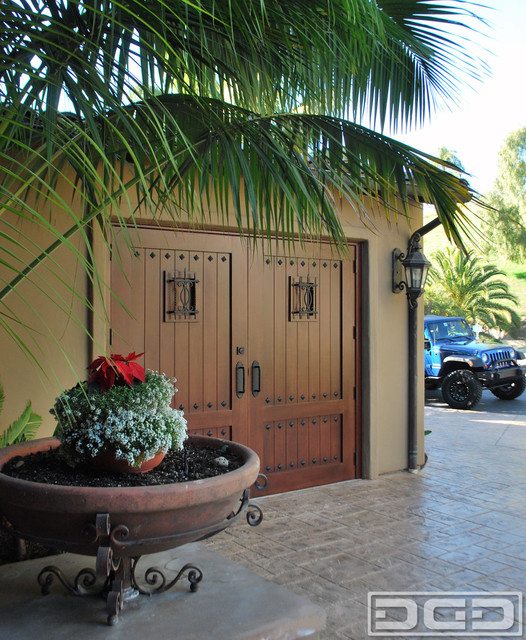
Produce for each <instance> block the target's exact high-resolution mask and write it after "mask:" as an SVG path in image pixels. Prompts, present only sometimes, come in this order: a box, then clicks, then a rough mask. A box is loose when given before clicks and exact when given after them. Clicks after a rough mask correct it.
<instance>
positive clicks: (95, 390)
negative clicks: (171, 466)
mask: <svg viewBox="0 0 526 640" xmlns="http://www.w3.org/2000/svg"><path fill="white" fill-rule="evenodd" d="M141 355H143V354H142V353H140V354H136V353H135V352H133V353H130V354H128V355H127V356H122V355H120V354H111V355H110V356H109V357H108V356H99V357H98V358H96V359H95V360H94V361H93V362H92V363H91V364H90V365H89V367H88V370H89V373H90V375H89V377H88V380H87V381H86V382H81V383H78V384H77V385H76V386H74V387H73V388H72V389H68V390H67V391H64V392H63V393H62V394H61V395H60V396H59V397H58V398H57V399H56V401H55V404H54V406H53V408H52V409H51V413H52V414H53V415H54V416H55V418H56V420H57V422H58V426H57V429H56V432H55V436H56V437H57V438H58V439H59V440H60V442H61V447H62V450H63V452H64V453H65V455H66V456H67V457H68V458H69V459H71V460H73V461H74V462H86V461H88V462H93V463H95V464H96V465H97V466H101V467H103V468H109V469H110V470H113V471H126V472H140V473H142V472H145V471H148V470H150V469H151V468H153V467H154V466H156V465H157V464H159V463H160V462H161V460H162V458H163V457H164V455H165V454H166V453H167V452H168V451H169V450H170V449H171V448H174V449H181V448H182V446H183V443H184V441H185V439H186V437H187V426H186V420H185V418H184V415H183V413H182V411H179V410H177V409H173V408H172V407H171V406H170V405H171V401H172V398H173V396H174V394H175V392H176V391H177V389H176V388H175V379H174V378H168V377H167V376H166V375H164V374H162V373H157V372H155V371H151V370H147V371H145V370H144V368H143V367H142V366H141V365H140V364H139V363H138V362H136V361H137V359H138V358H139V357H140V356H141Z"/></svg>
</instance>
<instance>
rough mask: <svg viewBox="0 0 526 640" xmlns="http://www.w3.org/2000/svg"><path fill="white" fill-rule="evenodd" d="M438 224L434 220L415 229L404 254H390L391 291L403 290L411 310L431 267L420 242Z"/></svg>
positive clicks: (397, 250)
mask: <svg viewBox="0 0 526 640" xmlns="http://www.w3.org/2000/svg"><path fill="white" fill-rule="evenodd" d="M440 224H441V222H440V220H439V218H435V219H434V220H432V221H431V222H428V223H427V224H426V225H424V226H423V227H421V228H420V229H417V230H416V231H415V232H414V233H413V235H412V236H411V238H410V239H409V244H408V247H407V252H406V253H403V252H402V251H401V250H400V249H394V250H393V252H392V291H393V293H401V292H402V291H404V290H405V291H406V293H407V299H408V302H409V306H410V307H412V308H413V307H415V306H416V304H417V302H416V301H417V299H418V298H419V297H420V296H421V295H422V293H423V292H424V287H425V282H426V278H427V272H428V269H429V267H430V266H431V263H430V262H429V260H428V259H427V258H426V257H425V255H424V254H423V253H422V247H421V246H420V240H421V239H422V236H424V235H425V234H426V233H429V232H430V231H432V230H433V229H435V228H436V227H438V226H439V225H440Z"/></svg>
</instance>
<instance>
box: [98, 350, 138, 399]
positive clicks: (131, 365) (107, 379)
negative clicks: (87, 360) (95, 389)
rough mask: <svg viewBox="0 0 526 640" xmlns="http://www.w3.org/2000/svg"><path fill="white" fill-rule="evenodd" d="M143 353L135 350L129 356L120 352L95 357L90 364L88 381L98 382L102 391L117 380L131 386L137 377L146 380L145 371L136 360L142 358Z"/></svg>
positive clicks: (110, 386) (109, 387)
mask: <svg viewBox="0 0 526 640" xmlns="http://www.w3.org/2000/svg"><path fill="white" fill-rule="evenodd" d="M142 355H144V354H143V353H138V354H136V353H135V351H133V352H132V353H129V354H128V355H127V356H121V355H120V354H118V353H112V354H111V355H110V356H109V357H108V356H99V357H98V358H95V360H93V362H92V363H91V364H90V365H89V367H88V371H90V372H91V375H90V377H89V378H88V383H91V382H96V383H97V384H98V385H99V387H100V389H101V391H107V390H108V389H111V388H112V387H113V385H114V384H115V383H116V382H117V383H119V382H121V383H122V382H124V383H126V384H129V385H130V387H131V385H132V384H133V381H134V380H135V379H137V380H140V382H144V380H145V378H144V376H145V371H144V368H143V367H141V365H140V364H137V362H135V360H137V358H140V357H141V356H142Z"/></svg>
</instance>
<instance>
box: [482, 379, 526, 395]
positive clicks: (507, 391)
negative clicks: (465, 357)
mask: <svg viewBox="0 0 526 640" xmlns="http://www.w3.org/2000/svg"><path fill="white" fill-rule="evenodd" d="M524 389H526V380H525V379H524V376H521V377H520V378H517V380H515V381H514V382H510V384H507V385H505V386H503V387H493V389H490V391H491V393H492V394H493V395H494V396H496V397H497V398H499V400H515V398H518V397H519V396H520V395H522V393H523V392H524Z"/></svg>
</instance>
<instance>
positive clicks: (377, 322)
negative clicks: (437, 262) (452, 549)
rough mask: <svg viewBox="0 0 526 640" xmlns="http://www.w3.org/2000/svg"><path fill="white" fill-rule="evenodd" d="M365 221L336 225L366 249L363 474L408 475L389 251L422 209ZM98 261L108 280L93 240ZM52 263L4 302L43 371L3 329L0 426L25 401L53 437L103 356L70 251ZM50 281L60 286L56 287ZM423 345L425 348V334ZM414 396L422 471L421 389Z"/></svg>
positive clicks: (399, 333)
mask: <svg viewBox="0 0 526 640" xmlns="http://www.w3.org/2000/svg"><path fill="white" fill-rule="evenodd" d="M49 215H53V221H54V224H57V225H58V226H63V227H64V228H67V227H68V220H67V219H66V218H65V217H64V216H62V217H61V216H60V214H59V213H58V212H57V211H56V210H55V211H53V213H52V214H51V212H49ZM370 215H371V223H370V224H369V226H368V227H366V226H364V224H362V222H360V221H359V220H358V219H357V217H356V215H355V214H354V212H353V211H352V209H351V208H350V207H349V206H348V205H346V206H342V219H343V223H344V228H345V230H346V233H347V235H348V237H349V239H351V240H354V241H359V242H361V243H363V251H362V255H363V265H362V275H363V282H362V298H363V301H362V315H363V322H362V324H361V326H362V335H361V336H359V339H360V343H361V345H362V354H361V356H362V359H361V375H362V383H361V389H362V397H361V399H360V403H361V414H362V423H363V434H362V436H363V467H364V475H365V476H366V477H376V476H377V475H379V474H383V473H388V472H392V471H397V470H400V469H404V468H406V467H407V348H408V338H407V299H406V296H405V294H399V295H395V294H393V293H392V291H391V253H392V250H393V249H394V248H395V247H398V248H401V249H403V250H405V249H406V248H407V243H408V239H409V237H410V235H411V233H412V232H413V231H414V230H416V229H417V228H418V227H420V226H421V224H422V208H421V206H420V205H415V206H414V207H412V210H411V220H410V222H409V223H408V221H407V220H406V219H405V218H404V217H403V216H402V215H400V216H398V219H397V220H392V221H391V222H390V223H388V222H387V221H386V219H385V216H384V214H383V211H382V210H376V209H375V207H374V206H372V207H370ZM19 232H20V236H19V238H20V240H21V241H22V242H25V243H27V242H28V241H29V242H30V241H31V239H32V238H34V237H35V235H36V234H38V238H39V241H40V242H41V240H42V230H41V229H40V230H39V229H37V228H35V226H34V225H32V224H31V223H30V222H27V223H24V224H22V225H20V227H19ZM76 245H77V246H78V247H82V240H81V239H80V237H79V238H77V239H76ZM95 255H96V260H97V264H98V266H99V269H100V270H101V271H102V272H106V271H107V259H106V254H105V250H104V244H103V243H102V242H100V241H96V242H95ZM55 260H56V262H57V266H53V267H52V268H51V269H49V265H48V267H47V268H46V269H44V268H39V271H38V275H39V277H40V278H41V280H40V285H39V284H38V283H37V284H36V285H33V284H28V283H24V284H23V285H22V286H21V287H20V288H19V289H18V290H17V292H16V293H12V294H10V296H9V297H8V299H7V303H8V304H9V306H10V307H11V308H12V309H13V310H16V311H17V313H18V314H19V315H20V317H22V318H23V319H24V321H25V322H26V323H27V324H28V325H29V326H30V327H31V330H23V331H22V333H23V335H24V336H25V338H24V339H25V340H26V341H27V344H28V345H30V348H31V350H32V353H34V355H35V357H36V358H37V360H38V362H39V364H40V365H41V367H42V369H43V371H39V369H38V367H37V366H35V364H34V363H32V362H31V361H30V360H29V359H27V358H26V357H25V356H24V355H22V354H21V352H20V350H19V349H18V347H17V346H16V345H15V343H14V342H13V341H12V340H11V339H9V338H8V336H7V335H6V332H5V331H4V330H3V329H2V330H1V331H2V334H1V342H2V351H3V356H4V357H3V358H2V361H1V362H0V379H1V380H2V382H3V385H4V389H5V393H6V402H5V407H4V412H3V414H2V426H3V427H4V428H5V426H6V425H7V424H9V422H10V421H11V420H13V419H14V418H15V417H16V416H17V415H18V414H19V413H20V412H21V410H22V408H23V406H24V405H25V402H26V401H27V400H29V399H30V400H31V401H32V402H33V406H34V410H35V411H37V412H38V413H40V414H41V415H42V416H43V418H44V423H43V425H42V428H41V430H40V432H39V436H47V435H51V434H52V432H53V429H54V422H53V419H52V417H51V416H50V415H49V408H50V407H51V405H52V403H53V400H54V398H55V396H56V395H57V394H58V393H59V391H60V388H61V387H62V388H66V387H68V386H71V385H72V384H74V383H75V374H77V375H79V376H80V377H81V378H84V376H85V367H86V365H87V364H88V363H89V361H90V359H91V357H92V356H93V351H95V354H98V353H100V352H102V351H103V349H104V339H105V335H106V327H105V326H104V322H103V315H102V308H101V305H100V304H99V303H97V304H96V309H97V315H98V314H100V316H99V315H98V319H96V322H95V336H96V339H97V341H98V343H97V346H96V347H95V349H93V347H92V345H90V343H89V341H88V339H87V337H86V334H85V332H84V330H83V329H82V328H81V327H80V326H79V323H78V322H77V320H80V321H82V322H83V323H85V322H86V321H87V311H86V309H85V308H84V307H83V305H82V298H83V297H84V296H85V295H86V294H87V291H88V289H87V286H88V285H87V280H86V277H85V275H84V273H83V271H82V269H80V267H79V265H78V264H77V261H76V259H75V257H74V255H73V254H72V253H71V252H70V251H68V250H67V249H60V250H59V251H58V252H57V253H56V255H55ZM56 274H58V275H59V276H60V277H61V278H62V279H63V280H64V281H65V284H60V283H59V282H58V280H57V279H56ZM2 277H4V274H2ZM50 283H53V287H54V289H55V292H54V293H53V292H51V293H50V295H47V294H46V289H47V288H48V285H49V284H50ZM68 287H71V289H68ZM72 290H73V291H75V292H76V293H77V294H78V298H76V297H75V295H74V294H73V292H72ZM60 296H63V297H64V299H65V300H73V301H74V307H75V312H76V314H77V315H78V318H75V317H74V316H69V317H68V316H67V315H65V314H64V313H63V312H62V311H60V309H59V308H58V307H57V306H56V301H57V300H58V299H60ZM21 297H24V298H26V299H27V300H29V301H30V303H31V305H32V306H33V307H34V310H36V311H37V315H35V312H34V311H32V310H30V309H28V308H26V307H25V305H24V303H23V302H22V301H21ZM421 313H422V312H421ZM419 339H420V341H422V336H419ZM421 357H422V358H423V354H422V355H421ZM421 364H422V363H421ZM419 393H420V400H421V401H420V402H419V415H418V425H419V440H420V447H419V451H420V456H419V462H420V463H421V462H422V461H423V451H422V441H423V381H422V385H421V389H420V390H419ZM0 429H1V427H0Z"/></svg>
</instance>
